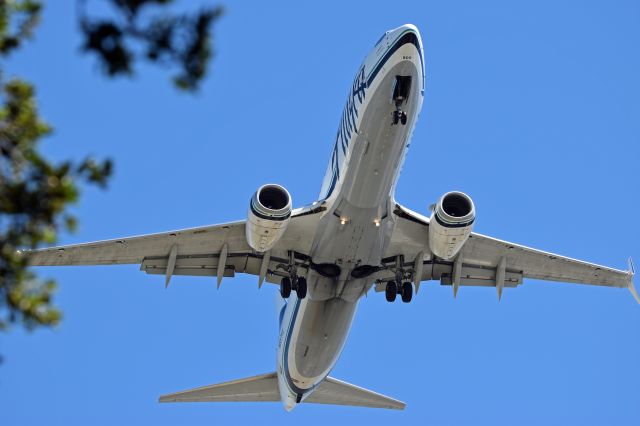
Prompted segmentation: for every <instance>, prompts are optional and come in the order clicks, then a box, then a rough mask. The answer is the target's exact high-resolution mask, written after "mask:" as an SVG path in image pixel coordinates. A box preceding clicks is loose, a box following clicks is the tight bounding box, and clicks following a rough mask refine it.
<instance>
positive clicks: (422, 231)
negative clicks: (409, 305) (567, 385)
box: [378, 205, 640, 303]
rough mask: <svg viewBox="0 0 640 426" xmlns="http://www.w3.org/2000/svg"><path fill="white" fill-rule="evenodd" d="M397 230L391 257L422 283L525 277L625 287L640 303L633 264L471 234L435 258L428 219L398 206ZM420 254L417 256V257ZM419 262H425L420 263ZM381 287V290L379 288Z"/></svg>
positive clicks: (485, 282) (498, 282) (490, 283)
mask: <svg viewBox="0 0 640 426" xmlns="http://www.w3.org/2000/svg"><path fill="white" fill-rule="evenodd" d="M393 213H394V215H395V228H394V231H393V234H392V237H391V243H390V245H389V249H388V250H387V253H386V254H385V255H386V256H388V257H393V256H397V255H399V254H401V255H403V256H404V258H405V262H408V265H407V266H413V269H414V271H415V270H417V269H418V268H420V269H421V270H420V277H416V287H417V286H418V285H419V281H426V280H440V283H441V284H444V285H453V286H454V293H455V291H456V289H457V287H458V286H464V285H469V286H486V287H497V288H498V295H499V296H500V294H501V292H502V288H504V287H516V286H518V285H519V284H521V283H522V280H523V278H531V279H538V280H546V281H560V282H569V283H577V284H590V285H598V286H606V287H618V288H627V289H629V291H631V293H632V294H633V296H634V298H635V299H636V301H638V303H640V297H639V295H638V293H637V292H636V290H635V287H634V286H633V275H634V271H633V265H632V263H631V262H630V265H629V270H628V271H623V270H619V269H614V268H610V267H607V266H602V265H597V264H594V263H590V262H585V261H582V260H577V259H572V258H569V257H565V256H560V255H557V254H553V253H548V252H545V251H542V250H537V249H533V248H529V247H525V246H523V245H519V244H515V243H510V242H507V241H502V240H498V239H496V238H492V237H488V236H485V235H482V234H478V233H475V232H474V233H472V234H471V236H470V237H469V239H468V240H467V242H466V243H465V244H464V246H463V248H462V249H461V250H460V253H459V254H458V255H457V257H456V258H455V259H452V260H450V261H447V260H443V259H439V258H437V257H435V256H433V255H432V254H431V253H430V250H429V218H427V217H425V216H423V215H421V214H419V213H416V212H413V211H411V210H409V209H407V208H405V207H402V206H400V205H397V206H396V208H395V210H394V212H393ZM418 258H419V259H418ZM419 264H421V265H420V266H419ZM378 290H380V289H378Z"/></svg>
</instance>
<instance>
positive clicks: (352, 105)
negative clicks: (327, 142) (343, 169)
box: [332, 66, 367, 175]
mask: <svg viewBox="0 0 640 426" xmlns="http://www.w3.org/2000/svg"><path fill="white" fill-rule="evenodd" d="M366 89H367V82H366V79H365V73H364V66H363V67H362V68H360V71H359V72H358V74H357V75H356V78H355V80H353V85H352V86H351V92H350V93H349V96H347V105H346V106H345V107H344V111H343V113H342V119H341V120H340V126H339V127H338V134H337V135H336V144H335V146H334V148H333V156H332V162H333V164H334V171H335V172H336V175H338V173H339V169H338V165H339V164H340V163H342V161H341V160H342V159H343V158H344V156H346V154H347V148H348V147H349V141H350V140H351V135H352V133H358V128H357V126H356V119H357V118H358V107H359V106H360V105H362V103H363V102H364V99H365V96H366Z"/></svg>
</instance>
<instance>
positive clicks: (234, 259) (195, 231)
mask: <svg viewBox="0 0 640 426" xmlns="http://www.w3.org/2000/svg"><path fill="white" fill-rule="evenodd" d="M321 211H323V209H322V208H318V206H310V207H304V208H300V209H296V210H294V211H293V212H292V214H291V221H290V223H289V226H288V228H287V230H286V232H285V234H284V236H283V237H282V238H281V239H280V241H278V243H277V244H276V245H275V247H274V248H272V249H271V250H270V251H269V252H266V253H259V252H256V251H254V250H252V249H251V247H249V245H248V244H247V239H246V236H245V221H239V222H231V223H226V224H220V225H211V226H203V227H198V228H190V229H182V230H178V231H170V232H163V233H159V234H149V235H142V236H135V237H127V238H118V239H114V240H106V241H96V242H91V243H85V244H74V245H68V246H60V247H51V248H46V249H40V250H33V251H27V252H25V253H24V254H25V255H26V256H28V259H29V264H30V265H33V266H58V265H117V264H136V263H138V264H140V269H141V270H143V271H145V272H146V273H148V274H162V275H165V276H166V284H168V283H169V280H170V278H171V276H173V275H200V276H207V275H209V276H217V277H218V282H220V280H221V279H222V277H223V276H224V277H228V276H234V275H235V273H236V272H240V273H247V274H253V275H258V276H259V277H260V281H259V282H260V284H262V281H263V280H265V279H266V281H268V282H279V281H276V279H275V278H277V277H273V276H272V275H273V272H274V271H276V270H277V268H278V265H279V264H282V263H284V264H286V263H287V262H289V254H290V253H301V254H306V253H308V252H309V248H310V246H311V243H312V239H313V236H314V235H315V230H316V227H317V224H318V217H319V216H320V215H319V214H318V213H320V212H321ZM265 260H266V262H265ZM220 263H224V268H219V264H220Z"/></svg>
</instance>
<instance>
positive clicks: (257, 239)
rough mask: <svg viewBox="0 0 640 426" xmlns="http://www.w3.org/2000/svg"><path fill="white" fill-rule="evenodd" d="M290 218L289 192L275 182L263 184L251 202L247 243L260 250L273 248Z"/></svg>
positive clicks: (246, 229) (247, 226)
mask: <svg viewBox="0 0 640 426" xmlns="http://www.w3.org/2000/svg"><path fill="white" fill-rule="evenodd" d="M290 218H291V196H290V195H289V192H287V190H286V189H284V188H283V187H282V186H280V185H276V184H273V183H271V184H267V185H263V186H261V187H260V188H258V190H257V191H256V192H255V194H253V197H251V202H250V203H249V213H248V218H247V225H246V228H245V231H246V236H247V243H248V244H249V246H250V247H251V248H252V249H254V250H256V251H259V252H265V251H267V250H269V249H271V248H272V247H273V246H274V245H275V244H276V243H277V242H278V240H280V238H282V236H283V235H284V232H285V230H286V229H287V226H288V225H289V219H290Z"/></svg>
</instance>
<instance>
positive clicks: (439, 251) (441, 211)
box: [429, 191, 476, 259]
mask: <svg viewBox="0 0 640 426" xmlns="http://www.w3.org/2000/svg"><path fill="white" fill-rule="evenodd" d="M475 218H476V208H475V206H474V205H473V201H471V198H470V197H469V196H468V195H467V194H465V193H463V192H457V191H454V192H447V193H446V194H444V195H443V196H442V198H440V200H438V203H437V204H436V205H435V207H434V208H433V214H432V215H431V221H430V222H429V247H430V248H431V252H432V253H433V254H434V255H436V256H438V257H440V258H442V259H451V258H453V257H454V256H455V255H456V254H458V252H459V251H460V249H461V248H462V246H463V245H464V243H465V242H466V241H467V239H468V238H469V235H470V234H471V228H472V227H473V221H474V220H475Z"/></svg>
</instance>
